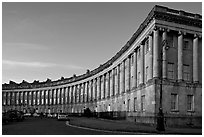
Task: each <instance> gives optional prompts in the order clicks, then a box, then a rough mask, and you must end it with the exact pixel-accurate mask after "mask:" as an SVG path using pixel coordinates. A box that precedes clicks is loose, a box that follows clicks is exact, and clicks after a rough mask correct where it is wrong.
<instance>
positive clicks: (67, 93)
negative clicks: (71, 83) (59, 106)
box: [65, 87, 69, 104]
mask: <svg viewBox="0 0 204 137" xmlns="http://www.w3.org/2000/svg"><path fill="white" fill-rule="evenodd" d="M68 101H69V87H66V88H65V104H68V103H69V102H68Z"/></svg>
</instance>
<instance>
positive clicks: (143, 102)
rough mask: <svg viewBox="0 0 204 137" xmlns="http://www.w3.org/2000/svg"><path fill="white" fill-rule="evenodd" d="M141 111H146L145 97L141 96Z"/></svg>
mask: <svg viewBox="0 0 204 137" xmlns="http://www.w3.org/2000/svg"><path fill="white" fill-rule="evenodd" d="M141 111H145V95H143V96H141Z"/></svg>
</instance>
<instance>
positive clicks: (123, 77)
mask: <svg viewBox="0 0 204 137" xmlns="http://www.w3.org/2000/svg"><path fill="white" fill-rule="evenodd" d="M122 64H123V65H122V74H123V76H122V93H124V92H125V60H123V62H122Z"/></svg>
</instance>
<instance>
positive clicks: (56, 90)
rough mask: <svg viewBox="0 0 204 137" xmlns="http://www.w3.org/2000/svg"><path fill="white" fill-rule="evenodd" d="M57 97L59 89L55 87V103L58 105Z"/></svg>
mask: <svg viewBox="0 0 204 137" xmlns="http://www.w3.org/2000/svg"><path fill="white" fill-rule="evenodd" d="M58 98H59V89H58V88H56V89H55V105H58Z"/></svg>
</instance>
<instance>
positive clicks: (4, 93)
mask: <svg viewBox="0 0 204 137" xmlns="http://www.w3.org/2000/svg"><path fill="white" fill-rule="evenodd" d="M2 104H3V105H6V92H2Z"/></svg>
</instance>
